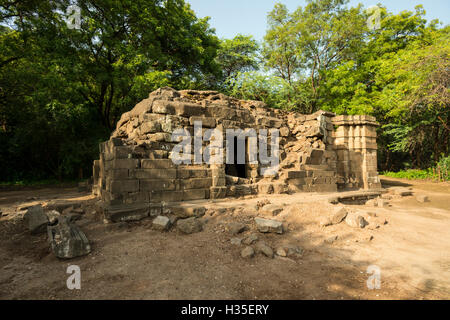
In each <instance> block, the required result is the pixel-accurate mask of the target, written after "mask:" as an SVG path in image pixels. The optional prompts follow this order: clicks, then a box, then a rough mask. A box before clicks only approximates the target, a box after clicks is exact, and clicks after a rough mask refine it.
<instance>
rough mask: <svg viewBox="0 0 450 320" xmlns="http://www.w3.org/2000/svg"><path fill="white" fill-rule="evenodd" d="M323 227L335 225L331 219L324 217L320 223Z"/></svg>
mask: <svg viewBox="0 0 450 320" xmlns="http://www.w3.org/2000/svg"><path fill="white" fill-rule="evenodd" d="M319 224H320V226H321V227H328V226H331V225H332V224H333V223H331V219H330V218H328V217H323V218H322V219H320V222H319Z"/></svg>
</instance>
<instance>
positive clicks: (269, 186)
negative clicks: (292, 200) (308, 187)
mask: <svg viewBox="0 0 450 320" xmlns="http://www.w3.org/2000/svg"><path fill="white" fill-rule="evenodd" d="M257 186H258V193H259V194H283V193H286V192H287V190H288V186H287V184H286V183H284V182H275V183H273V182H272V183H258V184H257Z"/></svg>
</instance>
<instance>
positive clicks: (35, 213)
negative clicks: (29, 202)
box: [23, 205, 48, 234]
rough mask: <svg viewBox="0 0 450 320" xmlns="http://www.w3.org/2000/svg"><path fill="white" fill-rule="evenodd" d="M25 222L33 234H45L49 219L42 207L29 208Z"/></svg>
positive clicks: (25, 215) (24, 218)
mask: <svg viewBox="0 0 450 320" xmlns="http://www.w3.org/2000/svg"><path fill="white" fill-rule="evenodd" d="M23 220H24V222H25V224H26V226H27V227H28V230H30V231H31V233H32V234H39V233H43V232H45V231H46V230H47V224H48V217H47V215H46V214H45V213H44V209H43V208H42V206H41V205H37V206H32V207H30V208H28V210H27V212H26V213H25V214H24V216H23Z"/></svg>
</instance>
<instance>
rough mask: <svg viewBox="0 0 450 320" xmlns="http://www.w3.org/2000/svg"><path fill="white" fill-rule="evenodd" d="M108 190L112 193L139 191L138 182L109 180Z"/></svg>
mask: <svg viewBox="0 0 450 320" xmlns="http://www.w3.org/2000/svg"><path fill="white" fill-rule="evenodd" d="M109 190H110V191H111V192H112V193H125V192H137V191H139V180H111V182H110V187H109Z"/></svg>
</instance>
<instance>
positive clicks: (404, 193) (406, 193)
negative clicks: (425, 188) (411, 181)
mask: <svg viewBox="0 0 450 320" xmlns="http://www.w3.org/2000/svg"><path fill="white" fill-rule="evenodd" d="M394 193H395V194H396V195H398V196H401V197H407V196H412V194H413V193H412V191H411V190H408V189H395V190H394Z"/></svg>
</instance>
